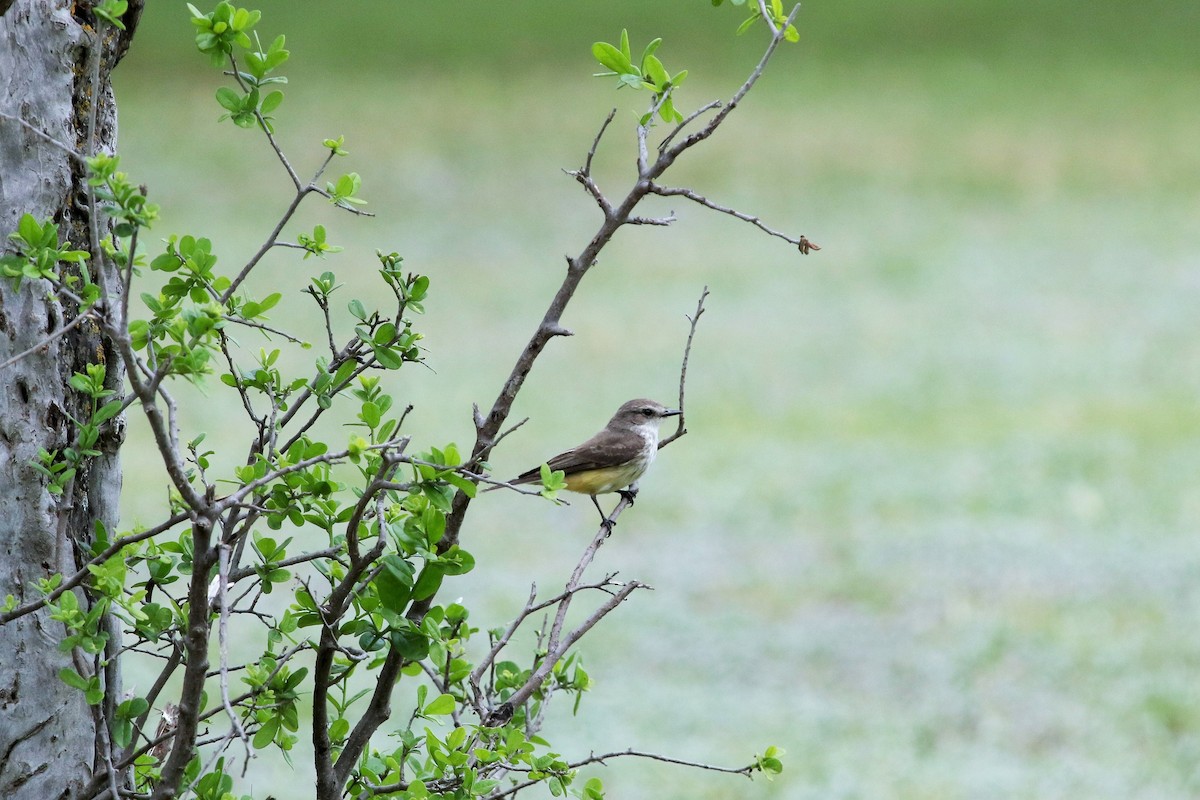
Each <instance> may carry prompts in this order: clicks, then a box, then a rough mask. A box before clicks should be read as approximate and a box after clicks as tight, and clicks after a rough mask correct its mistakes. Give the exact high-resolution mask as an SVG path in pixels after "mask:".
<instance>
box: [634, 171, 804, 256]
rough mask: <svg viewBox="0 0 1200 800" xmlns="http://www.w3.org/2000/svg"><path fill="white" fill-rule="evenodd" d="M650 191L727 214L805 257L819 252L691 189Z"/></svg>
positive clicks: (757, 219) (664, 188) (655, 189)
mask: <svg viewBox="0 0 1200 800" xmlns="http://www.w3.org/2000/svg"><path fill="white" fill-rule="evenodd" d="M650 191H651V193H653V194H657V195H661V196H663V197H686V198H687V199H688V200H691V201H692V202H693V203H698V204H700V205H702V206H704V207H705V208H711V209H712V210H713V211H719V212H721V213H722V214H728V215H729V216H731V217H736V218H737V219H740V220H742V221H743V222H749V223H750V224H751V225H753V226H754V227H756V228H758V229H759V230H760V231H762V232H763V233H766V234H768V235H770V236H774V237H776V238H778V239H783V240H784V241H785V242H787V243H788V244H792V245H795V246H796V247H798V248H801V250H802V252H804V254H805V255H807V254H808V251H809V250H820V249H821V248H820V247H818V246H817V245H815V244H813V243H812V242H810V241H808V239H807V237H804V236H801V237H800V238H799V239H793V238H792V237H791V236H788V235H787V234H786V233H781V232H780V231H777V230H775V229H773V228H769V227H767V226H766V225H765V224H764V223H763V221H762V220H761V219H759V218H758V217H756V216H754V215H753V214H747V213H745V212H742V211H738V210H737V209H735V208H728V207H727V206H723V205H720V204H719V203H714V202H713V201H712V200H709V199H708V198H707V197H704V196H703V195H700V194H698V193H697V192H694V191H692V190H691V189H687V188H674V187H668V186H659V185H658V184H656V183H655V184H651V186H650Z"/></svg>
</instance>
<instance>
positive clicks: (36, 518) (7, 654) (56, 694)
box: [0, 0, 141, 800]
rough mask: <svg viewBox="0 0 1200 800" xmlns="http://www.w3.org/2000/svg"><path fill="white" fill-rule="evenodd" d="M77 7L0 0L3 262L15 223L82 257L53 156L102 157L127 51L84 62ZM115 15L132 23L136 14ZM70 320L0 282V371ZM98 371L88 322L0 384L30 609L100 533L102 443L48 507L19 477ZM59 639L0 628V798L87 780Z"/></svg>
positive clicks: (14, 528)
mask: <svg viewBox="0 0 1200 800" xmlns="http://www.w3.org/2000/svg"><path fill="white" fill-rule="evenodd" d="M91 5H92V4H91V3H90V2H72V1H71V0H16V2H15V3H11V4H10V3H5V2H2V0H0V112H3V114H4V115H5V116H0V247H3V248H5V250H9V251H11V250H10V248H9V241H8V234H9V233H11V232H12V231H14V230H15V229H16V227H17V221H18V220H19V219H20V217H21V215H22V214H24V213H27V212H28V213H31V214H33V215H34V217H36V218H37V219H38V220H39V221H40V220H44V219H47V218H49V219H52V220H53V221H55V222H56V223H58V224H59V230H60V232H61V233H62V235H63V237H64V238H66V239H69V240H70V241H71V242H72V244H73V246H74V248H75V249H80V250H90V249H91V247H90V245H89V239H90V237H89V235H88V228H87V226H88V225H89V223H90V222H91V220H90V219H89V215H88V203H87V198H86V190H85V183H84V176H83V165H82V164H81V163H80V160H79V158H77V157H76V156H73V155H72V154H71V153H70V152H67V150H66V149H65V148H64V146H65V147H69V148H71V149H72V150H73V151H74V152H75V153H76V154H85V153H86V152H87V150H88V147H89V127H90V128H91V129H92V136H91V139H92V141H93V142H94V145H93V146H94V148H95V150H96V151H97V152H112V151H113V148H114V146H115V144H116V107H115V105H114V102H113V96H112V90H111V87H110V85H109V82H108V76H109V73H110V72H111V70H112V67H113V66H114V65H115V63H116V61H117V60H118V59H119V58H120V55H121V54H123V52H124V51H125V49H126V48H127V47H128V36H129V34H128V33H119V32H117V31H115V30H112V29H108V33H107V34H106V35H105V36H104V37H103V39H104V41H103V43H102V44H99V47H100V50H99V53H98V61H96V62H93V60H92V59H93V55H94V54H97V44H98V40H97V36H96V34H95V33H94V31H95V26H94V20H93V18H92V15H91V13H90V8H91ZM131 6H136V8H133V9H132V16H133V17H134V18H136V14H137V12H139V11H140V6H141V4H140V3H133V4H131ZM129 27H130V28H132V26H129ZM96 75H98V76H99V79H98V81H97V80H96V79H95V76H96ZM93 102H95V103H96V107H95V110H94V115H93V109H92V103H93ZM14 117H15V118H19V119H20V120H22V121H23V122H24V123H26V124H25V125H22V124H21V123H19V122H17V121H15V120H14V119H12V118H14ZM93 117H94V125H92V124H91V123H90V120H92V119H93ZM27 126H28V127H27ZM30 128H33V129H36V130H37V131H40V132H41V134H44V135H39V134H38V133H35V132H34V131H33V130H30ZM50 140H54V141H50ZM101 224H102V225H103V224H104V223H103V222H101ZM104 232H105V229H104V228H103V227H102V228H101V235H102V236H103V235H104ZM87 268H89V269H91V270H92V272H93V276H94V277H95V278H97V279H102V280H104V281H105V283H106V284H107V285H108V286H109V288H110V290H112V291H116V290H117V288H118V287H117V285H116V283H115V281H114V279H113V276H112V275H111V274H109V275H107V276H105V275H102V274H100V273H101V270H99V269H98V267H97V265H96V264H95V261H94V255H93V263H92V264H91V265H90V266H89V267H87ZM109 272H110V273H111V270H109ZM77 313H78V309H77V308H76V307H74V306H73V305H72V304H71V303H70V302H68V301H67V300H65V299H63V298H59V297H56V296H54V294H53V292H52V287H51V286H50V285H49V284H48V283H46V282H43V281H25V282H23V283H22V285H20V286H19V287H17V286H14V284H13V282H12V281H8V280H5V281H0V363H2V362H5V361H7V360H9V359H10V358H11V357H12V356H14V355H16V354H18V353H22V352H24V351H26V350H28V349H30V348H34V347H36V346H37V345H38V344H39V343H40V342H45V341H46V340H47V337H48V336H49V335H50V334H52V333H54V332H55V331H56V330H58V329H59V328H61V327H62V326H64V325H66V324H68V323H70V322H71V320H72V319H73V318H74V317H75V316H76V314H77ZM98 362H103V363H105V364H106V365H107V367H108V379H109V384H110V387H111V388H114V389H119V383H120V380H121V376H122V373H121V370H120V365H119V363H118V362H117V359H116V358H115V354H114V352H113V350H112V348H111V346H110V344H109V343H108V342H107V341H106V340H105V338H104V337H103V336H102V335H101V333H100V330H99V329H98V328H97V326H96V325H94V324H92V323H91V322H90V321H88V322H85V323H84V324H81V325H79V326H77V327H75V328H74V329H72V330H71V331H70V332H69V333H68V334H67V335H65V336H62V337H61V338H55V339H53V341H50V342H48V343H47V344H46V345H45V346H44V347H40V348H37V349H36V350H34V351H33V352H32V353H31V354H30V355H28V356H26V357H25V358H23V359H21V360H20V361H18V362H16V363H15V364H12V365H10V366H8V367H6V368H4V369H3V371H2V372H0V598H2V597H4V596H6V595H9V594H12V595H15V596H16V598H17V600H18V603H20V602H22V601H25V600H30V599H33V598H34V590H33V589H32V588H31V587H32V584H33V582H34V581H36V580H38V579H40V578H45V577H47V576H49V575H51V574H53V573H55V572H67V573H71V572H74V571H75V570H76V569H77V564H78V558H77V553H78V550H77V543H80V542H86V541H88V539H89V538H90V537H91V536H92V532H93V531H94V525H95V521H96V520H100V521H102V522H103V523H104V524H105V525H106V526H107V527H108V529H109V530H112V531H115V529H116V522H117V500H118V496H119V494H120V488H121V473H120V469H119V464H118V460H117V447H118V446H119V444H120V443H119V441H118V438H119V437H115V436H110V437H108V438H107V440H102V442H101V449H103V450H104V451H105V452H104V454H103V455H102V456H100V457H99V458H96V459H94V460H93V461H92V462H91V463H90V464H89V465H88V467H87V468H85V469H83V470H81V471H80V472H79V474H78V475H77V476H76V478H75V479H74V481H73V482H72V484H71V485H69V486H68V487H67V491H66V492H64V494H63V496H61V497H53V496H51V495H50V494H49V493H48V492H47V491H46V487H45V481H44V480H43V479H42V478H41V476H40V475H39V474H38V473H37V472H36V471H35V470H33V469H32V468H31V467H30V462H31V461H33V460H34V459H35V458H36V456H37V454H38V451H39V449H45V450H60V449H61V448H63V447H66V446H70V445H71V444H72V440H73V438H74V436H75V424H74V422H73V421H72V418H74V419H80V418H82V417H84V416H86V413H87V412H86V410H85V409H86V405H85V402H84V398H83V397H82V396H80V395H79V393H77V392H75V391H73V390H72V389H71V388H70V386H69V385H68V383H67V381H68V379H69V378H70V376H71V374H72V373H74V372H76V371H82V370H83V369H84V368H85V366H86V365H87V364H94V363H98ZM78 597H79V599H80V602H81V603H82V604H86V603H88V602H89V599H88V597H87V595H86V594H85V593H84V592H79V593H78ZM63 636H64V629H63V626H62V625H61V624H60V623H57V622H55V621H54V620H52V619H50V615H49V613H48V612H46V611H45V610H43V611H42V612H39V613H36V614H31V615H28V616H25V617H22V618H20V619H17V620H14V621H12V622H10V623H8V624H7V625H4V626H3V627H0V797H4V798H8V799H9V800H24V799H25V798H30V800H32V799H33V798H36V799H37V800H49V799H51V798H67V797H73V796H75V795H76V793H77V791H78V790H79V788H80V787H81V786H82V785H83V784H86V783H87V782H88V780H89V778H90V777H91V775H92V773H93V772H94V771H95V770H96V768H97V766H98V757H99V753H98V752H97V746H96V741H97V736H96V720H97V719H98V715H97V714H96V711H95V710H94V709H91V708H89V707H88V706H87V705H86V703H85V702H84V699H83V695H82V693H81V692H79V691H77V690H75V689H72V688H69V687H67V686H66V685H64V684H63V683H62V682H61V681H60V680H59V678H58V672H59V670H60V669H61V668H62V667H66V666H71V667H74V668H76V669H81V668H82V669H81V671H84V672H85V674H86V673H89V672H90V671H91V670H93V669H94V668H95V663H96V662H95V660H93V659H92V658H90V657H88V658H78V657H76V658H73V657H72V654H70V653H62V652H60V651H59V648H58V644H59V642H60V641H61V640H62V638H63ZM106 680H107V681H110V682H114V683H115V682H116V681H118V680H119V676H118V675H117V674H116V672H115V670H113V669H109V670H108V671H107V672H106ZM114 688H115V687H114Z"/></svg>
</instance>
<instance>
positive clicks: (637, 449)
mask: <svg viewBox="0 0 1200 800" xmlns="http://www.w3.org/2000/svg"><path fill="white" fill-rule="evenodd" d="M679 414H680V411H679V410H678V409H674V408H667V407H666V406H664V405H663V404H662V403H657V402H655V401H653V400H644V399H638V400H630V401H629V402H628V403H625V404H624V405H622V406H621V407H620V408H619V409H617V413H616V414H614V415H613V418H612V419H610V420H609V421H608V425H606V426H605V427H604V430H602V431H600V432H599V433H597V434H596V435H595V436H593V437H592V438H590V439H588V440H587V441H586V442H584V443H583V444H581V445H577V446H576V447H572V448H571V449H570V450H567V451H565V452H562V453H559V454H558V455H556V456H555V457H554V458H551V459H550V460H549V461H547V462H546V464H547V465H548V466H549V467H550V469H551V470H552V471H558V470H562V472H563V474H564V479H565V481H566V488H567V489H568V490H569V491H572V492H578V493H580V494H586V495H588V496H590V497H591V498H592V503H594V504H595V506H596V510H597V511H599V512H600V516H601V517H603V518H604V519H605V520H606V521H608V515H606V514H605V513H604V511H603V510H602V509H601V508H600V503H599V501H597V500H596V495H598V494H607V493H609V492H620V493H621V494H622V496H624V497H626V498H627V499H630V500H632V499H633V495H634V493H635V492H630V491H628V487H629V486H630V485H631V484H633V483H634V482H636V481H637V479H638V478H640V477H642V475H643V474H645V472H646V470H647V469H648V468H649V467H650V464H651V463H653V461H654V457H655V456H656V455H658V428H659V426H660V425H662V422H663V420H665V419H666V418H667V417H674V416H677V415H679ZM541 477H542V476H541V467H540V466H539V467H534V468H533V469H530V470H527V471H525V472H522V473H521V474H520V475H518V476H517V477H515V478H513V479H512V480H511V481H509V483H514V484H523V483H537V482H539V481H540V480H541Z"/></svg>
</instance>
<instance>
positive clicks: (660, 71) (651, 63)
mask: <svg viewBox="0 0 1200 800" xmlns="http://www.w3.org/2000/svg"><path fill="white" fill-rule="evenodd" d="M642 68H643V70H644V71H645V73H646V76H647V77H648V78H649V79H650V81H651V82H652V83H653V84H654V86H655V88H657V89H658V90H659V91H662V90H663V89H666V88H667V84H668V83H670V81H671V79H670V77H669V76H668V75H667V71H666V69H664V68H663V64H662V62H661V61H659V60H658V59H657V58H655V57H654V56H646V61H645V62H644V63H643V64H642Z"/></svg>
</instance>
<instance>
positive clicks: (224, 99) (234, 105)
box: [217, 86, 242, 111]
mask: <svg viewBox="0 0 1200 800" xmlns="http://www.w3.org/2000/svg"><path fill="white" fill-rule="evenodd" d="M217 102H218V103H220V104H221V107H222V108H224V109H225V110H226V111H241V110H242V98H241V96H240V95H239V94H238V93H237V92H235V91H233V89H230V88H229V87H228V86H222V87H221V88H220V89H217Z"/></svg>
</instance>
